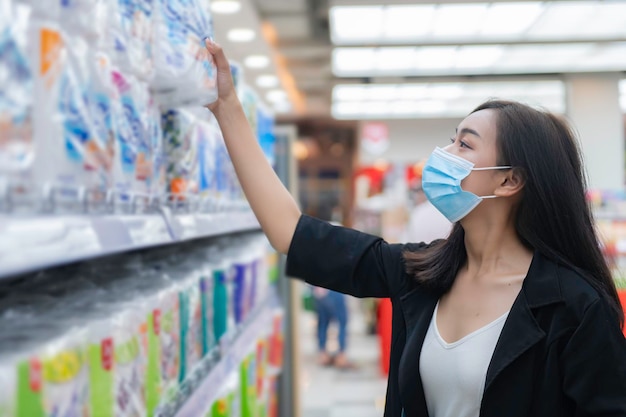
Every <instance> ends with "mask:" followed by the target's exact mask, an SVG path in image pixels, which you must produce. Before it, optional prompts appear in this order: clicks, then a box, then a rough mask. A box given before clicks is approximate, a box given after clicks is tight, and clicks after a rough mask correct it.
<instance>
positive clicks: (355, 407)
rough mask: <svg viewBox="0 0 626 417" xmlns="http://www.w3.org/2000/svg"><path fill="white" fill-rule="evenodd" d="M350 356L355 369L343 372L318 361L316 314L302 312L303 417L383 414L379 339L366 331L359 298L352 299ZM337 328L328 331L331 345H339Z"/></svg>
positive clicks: (350, 304) (384, 387)
mask: <svg viewBox="0 0 626 417" xmlns="http://www.w3.org/2000/svg"><path fill="white" fill-rule="evenodd" d="M348 301H349V303H348V305H349V308H350V316H349V326H348V329H349V332H348V333H349V336H348V349H347V351H348V356H349V358H350V360H351V361H353V362H354V363H355V364H356V365H357V369H356V370H350V371H342V370H337V369H334V368H332V367H328V368H327V367H321V366H319V365H317V363H316V359H317V357H316V353H317V340H316V318H315V314H313V313H309V312H303V313H302V314H301V317H300V320H301V323H300V326H299V328H300V341H299V343H300V357H301V362H300V363H301V370H300V389H301V394H300V400H301V405H302V413H301V417H381V416H382V415H383V409H384V399H385V391H386V389H387V381H386V378H384V377H383V376H381V375H380V371H379V363H378V360H379V359H378V358H379V348H378V338H377V337H376V336H371V335H368V334H367V333H366V325H365V320H364V315H363V313H362V311H361V308H360V304H359V303H360V301H359V300H356V299H354V298H349V300H348ZM336 334H337V332H336V327H335V326H334V325H331V330H330V331H329V348H330V349H331V350H332V349H333V348H334V347H336Z"/></svg>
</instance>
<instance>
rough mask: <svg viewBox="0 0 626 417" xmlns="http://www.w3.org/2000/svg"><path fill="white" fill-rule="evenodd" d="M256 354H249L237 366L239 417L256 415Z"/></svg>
mask: <svg viewBox="0 0 626 417" xmlns="http://www.w3.org/2000/svg"><path fill="white" fill-rule="evenodd" d="M256 372H257V366H256V352H251V353H249V354H248V355H247V356H246V357H245V358H244V359H243V361H242V362H241V365H239V373H240V385H239V387H240V391H239V392H240V396H241V417H253V416H255V415H256V410H257V404H256V398H257V397H256V393H257V391H256V386H257V374H256Z"/></svg>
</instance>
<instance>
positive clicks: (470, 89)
mask: <svg viewBox="0 0 626 417" xmlns="http://www.w3.org/2000/svg"><path fill="white" fill-rule="evenodd" d="M623 88H625V89H626V87H623ZM491 98H503V99H510V100H518V101H521V102H524V103H527V104H530V105H533V106H540V107H543V108H546V109H549V110H551V111H554V112H557V113H562V112H564V109H565V87H564V85H563V83H562V82H561V81H494V82H475V83H415V84H343V85H337V86H336V87H335V88H334V89H333V105H332V111H333V116H334V117H336V118H340V119H361V118H365V119H369V118H414V117H417V118H419V117H424V118H433V117H463V116H465V115H467V114H468V113H469V112H471V111H472V110H473V109H474V108H475V107H476V106H477V105H478V104H480V103H482V102H483V101H485V100H488V99H491Z"/></svg>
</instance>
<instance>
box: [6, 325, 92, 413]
mask: <svg viewBox="0 0 626 417" xmlns="http://www.w3.org/2000/svg"><path fill="white" fill-rule="evenodd" d="M29 330H30V331H32V332H34V331H36V330H35V329H34V328H33V329H29ZM57 331H59V329H58V328H57ZM33 338H34V340H33V342H32V345H31V348H28V349H25V350H26V351H31V352H32V353H31V354H29V355H27V356H25V357H24V358H23V359H22V360H21V361H20V362H19V363H18V368H17V369H18V394H17V407H16V408H17V417H52V416H70V415H78V416H90V415H91V413H90V404H89V375H88V365H87V359H86V354H85V348H84V338H85V336H84V335H83V334H81V333H80V332H79V331H78V330H70V331H68V332H67V333H65V334H62V333H59V334H57V336H56V337H55V338H53V339H50V340H47V341H42V340H37V339H36V338H35V336H34V335H33Z"/></svg>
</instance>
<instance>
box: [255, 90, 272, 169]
mask: <svg viewBox="0 0 626 417" xmlns="http://www.w3.org/2000/svg"><path fill="white" fill-rule="evenodd" d="M257 129H258V131H257V137H258V138H259V145H261V149H263V153H264V154H265V157H266V158H267V161H268V162H269V163H270V165H271V166H274V165H275V164H276V149H275V148H276V138H275V136H274V116H273V114H272V113H271V112H270V110H269V109H267V107H266V106H264V105H263V104H262V103H261V102H259V103H258V105H257Z"/></svg>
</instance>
